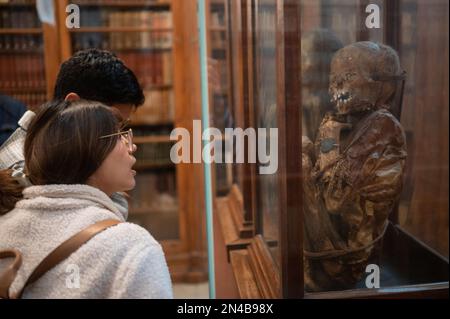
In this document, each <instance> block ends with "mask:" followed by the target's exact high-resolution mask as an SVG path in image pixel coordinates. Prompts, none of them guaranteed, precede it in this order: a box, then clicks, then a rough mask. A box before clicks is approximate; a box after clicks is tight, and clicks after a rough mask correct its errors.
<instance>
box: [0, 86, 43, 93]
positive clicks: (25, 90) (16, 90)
mask: <svg viewBox="0 0 450 319" xmlns="http://www.w3.org/2000/svg"><path fill="white" fill-rule="evenodd" d="M0 92H4V93H11V94H21V93H46V92H47V89H46V88H45V87H41V88H26V87H16V88H6V87H0Z"/></svg>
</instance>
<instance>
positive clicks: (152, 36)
mask: <svg viewBox="0 0 450 319" xmlns="http://www.w3.org/2000/svg"><path fill="white" fill-rule="evenodd" d="M80 14H81V17H82V19H81V27H100V26H104V27H109V28H111V29H112V30H113V31H112V32H109V33H104V32H102V33H100V32H98V33H77V34H75V35H74V38H73V45H74V47H75V48H77V49H85V48H87V47H92V46H96V47H105V48H109V49H112V50H124V49H170V48H171V47H172V26H173V23H172V13H171V12H170V11H123V12H117V11H110V10H106V9H102V10H97V9H82V11H81V13H80ZM124 27H132V28H139V29H141V28H142V31H140V30H139V31H136V32H134V31H127V32H123V31H120V32H119V31H117V29H119V30H120V29H121V28H124Z"/></svg>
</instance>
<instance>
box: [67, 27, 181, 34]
mask: <svg viewBox="0 0 450 319" xmlns="http://www.w3.org/2000/svg"><path fill="white" fill-rule="evenodd" d="M69 32H71V33H112V32H150V33H154V32H173V28H161V29H149V28H147V27H82V28H79V29H75V28H74V29H69Z"/></svg>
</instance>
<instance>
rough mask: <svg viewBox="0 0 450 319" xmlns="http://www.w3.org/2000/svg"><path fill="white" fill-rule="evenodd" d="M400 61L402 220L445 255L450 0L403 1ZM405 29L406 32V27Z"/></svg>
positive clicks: (413, 231)
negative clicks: (404, 172)
mask: <svg viewBox="0 0 450 319" xmlns="http://www.w3.org/2000/svg"><path fill="white" fill-rule="evenodd" d="M401 9H402V12H403V13H402V14H403V15H404V16H405V14H406V13H408V12H409V16H408V17H407V18H408V19H406V18H405V19H403V20H402V31H404V34H403V35H401V37H402V40H401V43H402V45H401V47H400V51H401V63H402V64H403V67H404V68H405V69H406V71H407V85H406V88H407V89H406V90H405V96H404V102H403V108H402V124H403V126H404V128H405V130H406V133H407V137H408V138H409V140H408V146H409V150H408V159H407V165H412V167H411V169H410V171H411V172H410V174H411V176H409V179H408V180H407V182H408V183H410V185H405V187H406V190H408V191H410V192H411V194H410V197H406V198H404V201H403V202H402V203H401V205H400V221H401V222H402V225H403V226H404V227H405V228H406V229H407V230H408V231H410V232H411V233H412V234H413V235H415V236H417V237H418V238H419V239H421V240H423V241H424V242H426V243H427V244H429V245H430V246H431V247H433V248H435V249H436V250H437V251H438V252H440V253H441V254H443V255H445V256H448V253H449V247H448V243H449V240H448V236H449V234H448V226H449V221H448V216H449V214H448V212H449V206H448V183H449V175H448V161H449V158H448V144H449V140H448V138H449V131H448V121H449V114H448V109H449V102H448V101H449V100H448V87H449V82H448V79H449V74H448V45H449V34H448V27H449V26H448V10H449V3H448V1H441V0H432V1H401ZM406 31H408V33H406Z"/></svg>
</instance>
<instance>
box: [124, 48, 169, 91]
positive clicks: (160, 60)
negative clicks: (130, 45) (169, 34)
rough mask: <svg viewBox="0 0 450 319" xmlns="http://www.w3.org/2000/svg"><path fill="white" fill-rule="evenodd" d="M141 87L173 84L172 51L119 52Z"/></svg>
mask: <svg viewBox="0 0 450 319" xmlns="http://www.w3.org/2000/svg"><path fill="white" fill-rule="evenodd" d="M118 56H119V57H120V58H121V59H122V60H123V61H124V63H125V64H126V65H127V66H128V67H129V68H130V69H131V70H133V72H134V73H135V74H136V77H137V78H138V80H139V83H140V84H141V85H142V87H143V88H148V87H152V86H158V85H168V86H170V85H172V84H173V64H172V52H171V51H169V52H154V53H151V54H149V53H145V52H119V54H118Z"/></svg>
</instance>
